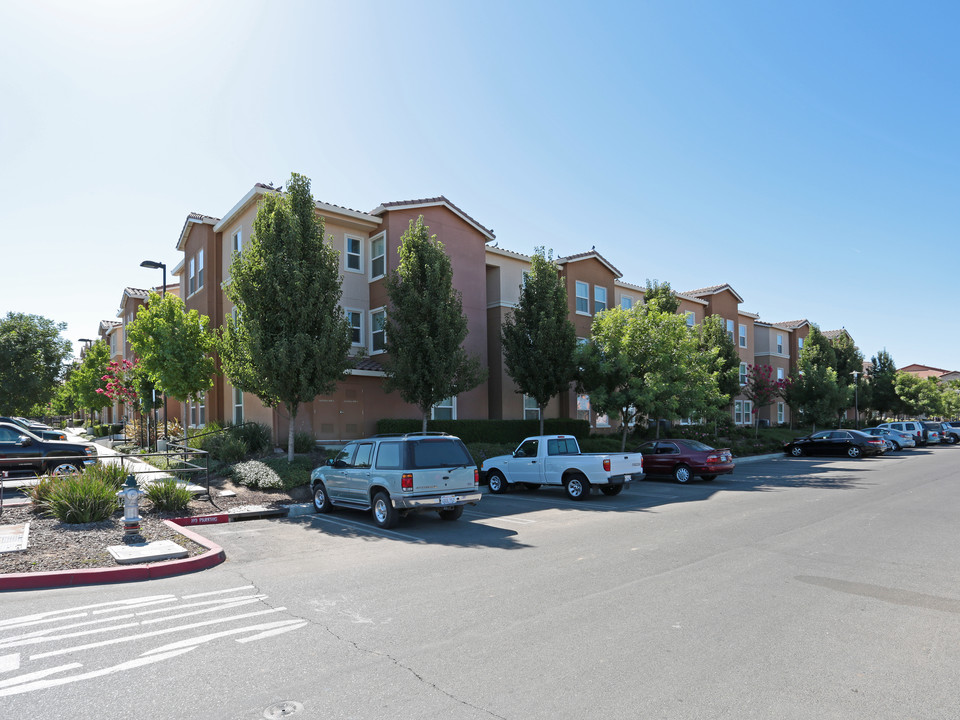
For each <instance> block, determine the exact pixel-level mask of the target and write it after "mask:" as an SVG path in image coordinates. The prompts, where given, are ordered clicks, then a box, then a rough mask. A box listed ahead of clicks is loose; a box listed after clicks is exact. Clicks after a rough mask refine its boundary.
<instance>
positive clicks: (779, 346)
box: [777, 335, 783, 355]
mask: <svg viewBox="0 0 960 720" xmlns="http://www.w3.org/2000/svg"><path fill="white" fill-rule="evenodd" d="M777 354H778V355H783V335H777Z"/></svg>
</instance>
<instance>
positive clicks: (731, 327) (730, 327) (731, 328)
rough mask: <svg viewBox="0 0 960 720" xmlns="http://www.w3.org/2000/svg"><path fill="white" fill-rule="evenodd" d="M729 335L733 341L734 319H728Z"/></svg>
mask: <svg viewBox="0 0 960 720" xmlns="http://www.w3.org/2000/svg"><path fill="white" fill-rule="evenodd" d="M727 337H728V338H730V342H733V341H734V340H733V320H727Z"/></svg>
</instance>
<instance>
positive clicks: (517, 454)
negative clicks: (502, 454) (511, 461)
mask: <svg viewBox="0 0 960 720" xmlns="http://www.w3.org/2000/svg"><path fill="white" fill-rule="evenodd" d="M525 454H526V453H524V452H523V450H514V451H513V456H514V457H515V458H518V457H523V456H524V455H525Z"/></svg>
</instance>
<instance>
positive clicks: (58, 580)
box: [0, 520, 227, 591]
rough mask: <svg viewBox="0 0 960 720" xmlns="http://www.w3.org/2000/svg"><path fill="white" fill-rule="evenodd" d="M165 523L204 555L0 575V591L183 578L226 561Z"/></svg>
mask: <svg viewBox="0 0 960 720" xmlns="http://www.w3.org/2000/svg"><path fill="white" fill-rule="evenodd" d="M164 522H165V523H166V524H167V525H169V526H170V527H172V528H173V529H174V530H176V531H177V532H178V533H180V534H181V535H184V536H185V537H187V538H189V539H190V540H193V541H194V542H195V543H197V544H198V545H200V546H202V547H205V548H207V552H205V553H203V554H202V555H196V556H194V557H188V558H183V559H182V560H167V561H164V562H157V563H146V564H144V565H134V566H127V567H115V568H91V569H90V570H55V571H53V572H45V573H43V572H37V573H10V574H8V575H0V591H6V590H39V589H41V588H61V587H72V586H76V585H102V584H106V583H120V582H136V581H140V580H155V579H157V578H164V577H171V576H173V575H183V574H185V573H190V572H196V571H198V570H206V569H207V568H211V567H214V566H215V565H219V564H220V563H222V562H223V561H224V560H226V559H227V555H226V553H225V552H224V551H223V548H222V547H220V546H219V545H217V544H216V543H215V542H213V541H211V540H207V539H206V538H205V537H202V536H201V535H198V534H197V533H195V532H193V531H192V530H188V529H187V528H184V527H180V526H179V525H177V524H176V523H175V522H172V521H170V520H164Z"/></svg>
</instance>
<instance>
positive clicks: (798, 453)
mask: <svg viewBox="0 0 960 720" xmlns="http://www.w3.org/2000/svg"><path fill="white" fill-rule="evenodd" d="M790 454H791V455H793V456H794V457H803V448H802V447H800V446H799V445H794V446H793V447H792V448H790Z"/></svg>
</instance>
